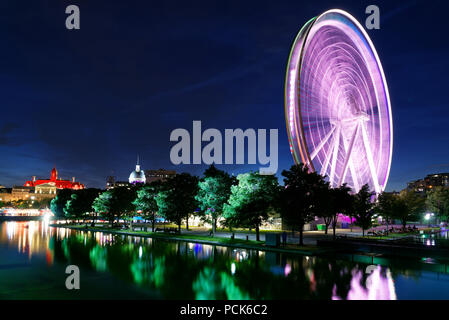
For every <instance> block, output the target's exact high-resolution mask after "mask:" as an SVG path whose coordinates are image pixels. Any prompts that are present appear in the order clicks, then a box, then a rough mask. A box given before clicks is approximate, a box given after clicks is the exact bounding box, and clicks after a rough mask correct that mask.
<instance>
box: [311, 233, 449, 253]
mask: <svg viewBox="0 0 449 320" xmlns="http://www.w3.org/2000/svg"><path fill="white" fill-rule="evenodd" d="M421 231H422V232H420V233H413V234H408V235H403V236H400V235H398V236H396V237H390V238H380V237H378V238H375V237H365V238H360V237H338V238H337V239H336V240H333V241H330V240H327V239H323V240H319V241H317V245H318V246H320V247H326V248H333V249H334V250H335V251H336V252H359V253H360V252H362V253H372V254H380V255H393V256H401V257H432V258H444V259H447V258H449V243H448V242H447V241H441V240H438V239H437V240H435V238H429V237H426V235H427V236H431V235H432V234H438V233H441V232H445V231H444V230H441V229H440V228H427V229H424V230H421Z"/></svg>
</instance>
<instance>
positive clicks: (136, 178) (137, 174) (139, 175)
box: [128, 158, 147, 184]
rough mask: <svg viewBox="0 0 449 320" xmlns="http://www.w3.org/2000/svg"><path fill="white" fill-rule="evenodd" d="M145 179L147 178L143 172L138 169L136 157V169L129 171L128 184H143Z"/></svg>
mask: <svg viewBox="0 0 449 320" xmlns="http://www.w3.org/2000/svg"><path fill="white" fill-rule="evenodd" d="M146 180H147V179H146V177H145V172H144V171H143V170H141V169H140V164H139V158H137V164H136V170H134V171H133V172H131V174H130V175H129V179H128V181H129V183H130V184H137V183H142V184H144V183H145V182H146Z"/></svg>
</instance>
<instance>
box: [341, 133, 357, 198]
mask: <svg viewBox="0 0 449 320" xmlns="http://www.w3.org/2000/svg"><path fill="white" fill-rule="evenodd" d="M343 147H344V148H345V152H346V153H348V144H347V142H346V140H345V139H343ZM349 171H350V172H351V177H352V182H353V183H354V189H355V190H354V191H355V192H358V191H359V190H360V184H359V180H358V179H357V175H356V171H355V167H354V161H353V160H352V158H350V159H349Z"/></svg>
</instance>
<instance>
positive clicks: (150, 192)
mask: <svg viewBox="0 0 449 320" xmlns="http://www.w3.org/2000/svg"><path fill="white" fill-rule="evenodd" d="M161 189H162V183H161V182H160V181H154V182H152V183H151V184H150V185H145V186H143V187H141V188H139V189H138V190H137V197H136V199H134V201H133V205H134V206H135V208H136V210H137V211H140V210H141V211H142V217H143V218H144V219H146V220H150V221H151V222H152V225H153V231H154V223H155V219H156V212H157V211H158V206H157V202H156V196H157V195H158V193H159V191H160V190H161Z"/></svg>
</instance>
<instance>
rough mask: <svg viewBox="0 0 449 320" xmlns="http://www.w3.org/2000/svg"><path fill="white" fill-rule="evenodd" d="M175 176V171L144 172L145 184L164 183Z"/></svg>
mask: <svg viewBox="0 0 449 320" xmlns="http://www.w3.org/2000/svg"><path fill="white" fill-rule="evenodd" d="M175 175H176V171H174V170H164V169H159V170H146V171H145V177H146V181H147V183H151V182H154V181H165V180H167V179H169V178H171V177H174V176H175Z"/></svg>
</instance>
